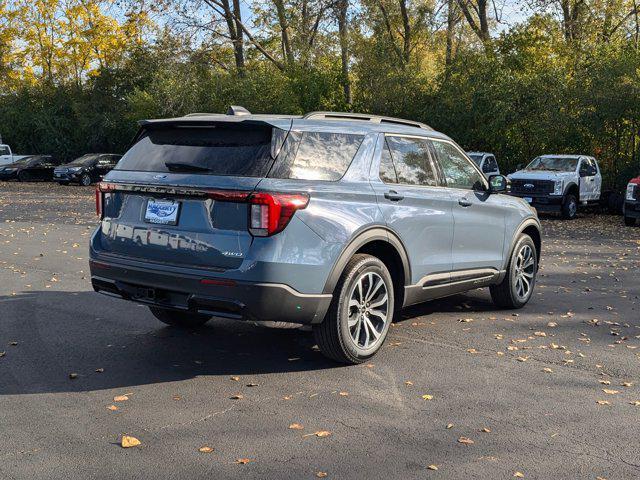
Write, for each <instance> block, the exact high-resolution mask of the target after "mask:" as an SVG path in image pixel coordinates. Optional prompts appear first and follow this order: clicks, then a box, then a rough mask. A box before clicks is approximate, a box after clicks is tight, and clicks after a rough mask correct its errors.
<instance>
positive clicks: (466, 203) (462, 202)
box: [458, 197, 473, 207]
mask: <svg viewBox="0 0 640 480" xmlns="http://www.w3.org/2000/svg"><path fill="white" fill-rule="evenodd" d="M458 204H459V205H461V206H463V207H470V206H471V205H473V204H472V203H471V201H469V200H467V199H466V198H464V197H462V198H461V199H459V200H458Z"/></svg>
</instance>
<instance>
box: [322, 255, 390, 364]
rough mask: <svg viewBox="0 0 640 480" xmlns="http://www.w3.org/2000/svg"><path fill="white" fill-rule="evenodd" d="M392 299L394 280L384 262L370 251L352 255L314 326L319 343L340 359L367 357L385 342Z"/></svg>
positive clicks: (350, 360)
mask: <svg viewBox="0 0 640 480" xmlns="http://www.w3.org/2000/svg"><path fill="white" fill-rule="evenodd" d="M393 302H394V291H393V280H392V278H391V274H390V273H389V270H388V269H387V267H386V265H385V264H384V263H383V262H382V261H381V260H380V259H379V258H377V257H374V256H372V255H365V254H357V255H354V256H353V258H351V260H349V262H348V263H347V266H346V267H345V269H344V272H343V273H342V276H341V277H340V280H339V282H338V285H337V286H336V288H335V291H334V296H333V300H332V302H331V306H330V307H329V311H328V312H327V316H326V317H325V319H324V321H323V322H322V323H321V324H319V325H314V327H313V333H314V335H315V338H316V342H317V343H318V347H320V350H321V351H322V353H323V354H324V355H325V356H327V357H329V358H331V359H332V360H336V361H338V362H341V363H351V364H357V363H362V362H364V361H366V360H368V359H369V358H371V357H373V356H374V355H375V354H376V353H377V352H378V350H380V347H381V346H382V344H383V343H384V340H385V338H386V336H387V332H388V331H389V325H391V322H392V321H393V312H394V304H393Z"/></svg>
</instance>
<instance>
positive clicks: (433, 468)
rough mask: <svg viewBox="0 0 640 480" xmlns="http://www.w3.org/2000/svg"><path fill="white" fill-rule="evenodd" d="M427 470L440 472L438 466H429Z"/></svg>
mask: <svg viewBox="0 0 640 480" xmlns="http://www.w3.org/2000/svg"><path fill="white" fill-rule="evenodd" d="M427 468H428V469H429V470H438V466H437V465H429V466H428V467H427Z"/></svg>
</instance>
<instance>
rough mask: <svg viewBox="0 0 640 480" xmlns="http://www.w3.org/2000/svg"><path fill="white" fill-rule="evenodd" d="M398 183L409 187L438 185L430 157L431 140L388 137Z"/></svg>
mask: <svg viewBox="0 0 640 480" xmlns="http://www.w3.org/2000/svg"><path fill="white" fill-rule="evenodd" d="M387 143H388V146H389V150H390V151H391V157H392V159H393V165H394V166H395V170H396V174H397V176H398V183H404V184H407V185H424V186H435V185H437V181H436V176H435V173H434V171H433V168H432V166H431V158H430V156H429V140H426V139H420V138H407V137H392V136H389V137H387Z"/></svg>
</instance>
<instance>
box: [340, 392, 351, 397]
mask: <svg viewBox="0 0 640 480" xmlns="http://www.w3.org/2000/svg"><path fill="white" fill-rule="evenodd" d="M338 395H340V396H341V397H348V396H349V392H338Z"/></svg>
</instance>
